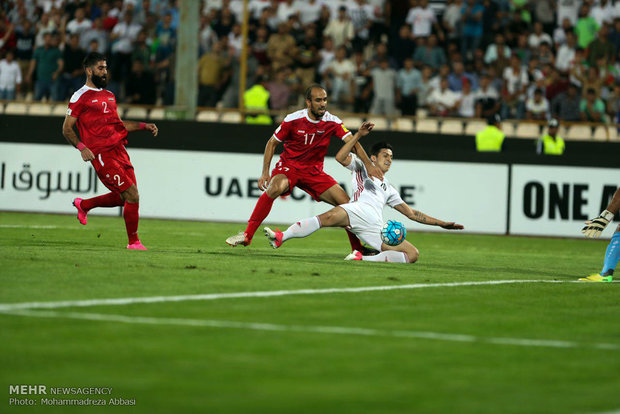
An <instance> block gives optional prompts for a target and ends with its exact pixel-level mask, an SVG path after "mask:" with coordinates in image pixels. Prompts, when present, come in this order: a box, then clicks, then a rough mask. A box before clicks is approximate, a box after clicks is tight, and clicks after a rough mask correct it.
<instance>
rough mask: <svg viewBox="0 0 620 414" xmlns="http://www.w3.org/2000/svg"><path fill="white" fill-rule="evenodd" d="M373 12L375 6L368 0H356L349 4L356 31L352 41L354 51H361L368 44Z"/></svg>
mask: <svg viewBox="0 0 620 414" xmlns="http://www.w3.org/2000/svg"><path fill="white" fill-rule="evenodd" d="M372 14H373V7H372V6H371V5H370V4H367V2H366V0H355V1H354V2H353V3H351V4H350V5H349V16H350V17H351V23H353V31H354V33H355V35H354V37H353V41H352V45H353V50H354V51H361V50H363V49H364V46H366V45H367V44H368V39H369V38H370V27H371V26H372V20H371V17H372Z"/></svg>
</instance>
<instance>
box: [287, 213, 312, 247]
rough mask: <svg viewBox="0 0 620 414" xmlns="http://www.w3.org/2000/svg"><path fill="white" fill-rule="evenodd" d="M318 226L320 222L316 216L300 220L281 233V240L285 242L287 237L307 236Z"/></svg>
mask: <svg viewBox="0 0 620 414" xmlns="http://www.w3.org/2000/svg"><path fill="white" fill-rule="evenodd" d="M320 228H321V223H320V222H319V219H318V218H317V217H316V216H315V217H310V218H307V219H303V220H300V221H298V222H297V223H295V224H293V225H292V226H291V227H289V228H288V229H287V230H286V231H285V232H283V233H282V241H283V242H285V241H287V240H288V239H297V238H301V237H307V236H309V235H311V234H312V233H314V232H315V231H317V230H318V229H320Z"/></svg>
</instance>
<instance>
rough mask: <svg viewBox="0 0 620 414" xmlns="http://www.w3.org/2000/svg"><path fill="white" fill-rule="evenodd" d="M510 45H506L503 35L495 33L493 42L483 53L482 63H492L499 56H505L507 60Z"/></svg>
mask: <svg viewBox="0 0 620 414" xmlns="http://www.w3.org/2000/svg"><path fill="white" fill-rule="evenodd" d="M498 51H499V52H501V53H498ZM510 54H511V51H510V47H509V46H507V45H506V40H505V38H504V35H503V34H501V33H498V34H496V35H495V43H492V44H490V45H489V46H488V47H487V50H486V52H485V54H484V63H486V64H487V65H490V64H493V63H494V62H495V61H496V60H497V59H498V58H499V57H502V56H503V57H505V58H506V59H507V60H508V59H509V58H510Z"/></svg>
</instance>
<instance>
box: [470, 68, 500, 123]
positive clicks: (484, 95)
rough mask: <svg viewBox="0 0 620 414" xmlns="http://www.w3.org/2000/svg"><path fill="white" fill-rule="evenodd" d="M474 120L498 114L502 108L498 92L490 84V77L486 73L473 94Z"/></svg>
mask: <svg viewBox="0 0 620 414" xmlns="http://www.w3.org/2000/svg"><path fill="white" fill-rule="evenodd" d="M474 99H475V105H476V118H488V117H489V116H491V115H493V114H496V113H499V110H500V109H501V107H502V104H501V101H500V99H499V92H498V90H497V89H495V87H493V85H492V84H491V76H490V75H489V74H488V73H486V74H484V75H482V77H481V78H480V88H479V89H478V90H477V91H476V92H475V94H474Z"/></svg>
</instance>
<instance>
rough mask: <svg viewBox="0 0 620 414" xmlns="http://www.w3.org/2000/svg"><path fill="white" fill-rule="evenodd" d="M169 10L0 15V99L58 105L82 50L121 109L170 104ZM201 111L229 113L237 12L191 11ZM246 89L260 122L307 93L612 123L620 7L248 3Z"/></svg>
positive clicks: (127, 7)
mask: <svg viewBox="0 0 620 414" xmlns="http://www.w3.org/2000/svg"><path fill="white" fill-rule="evenodd" d="M177 3H178V2H177V1H175V0H124V1H122V0H90V1H84V0H82V1H80V0H13V1H4V2H1V3H0V58H1V59H2V60H0V99H24V98H26V97H28V98H30V97H32V99H34V100H35V101H38V100H41V99H48V100H51V101H66V100H67V99H68V98H69V97H70V96H71V93H72V92H73V91H75V90H77V89H78V88H80V87H81V86H82V85H83V84H84V71H83V68H82V65H81V62H82V59H83V57H84V56H85V54H86V53H87V52H88V51H99V52H101V53H104V54H106V55H107V56H108V57H109V61H108V64H109V68H110V72H111V81H110V84H109V89H110V90H112V91H113V92H114V93H115V94H116V95H117V96H118V97H119V101H120V102H125V103H135V104H163V105H171V104H172V103H173V100H174V96H173V94H174V67H175V65H174V60H175V50H176V42H177V27H178V25H179V10H178V4H177ZM196 7H197V12H199V13H200V19H201V26H200V32H199V33H198V36H199V45H200V51H199V56H200V58H199V68H198V71H199V73H198V78H199V96H198V105H199V106H208V107H214V106H220V107H237V106H238V95H239V91H238V88H239V77H240V70H239V67H240V65H239V64H238V63H239V59H240V55H241V51H242V34H241V20H242V14H243V1H241V0H206V1H203V2H198V1H197V2H196ZM249 13H250V22H249V42H248V71H247V73H248V76H247V80H246V82H247V87H248V88H250V87H252V86H257V87H260V88H264V90H266V91H268V92H269V106H270V108H271V109H276V110H280V109H283V110H284V109H288V108H289V107H291V106H298V105H299V101H298V100H299V99H300V96H301V93H300V92H302V91H303V90H304V89H305V87H306V86H307V85H308V84H310V83H312V82H314V81H316V82H319V83H321V84H323V85H325V86H326V87H327V90H328V91H329V94H330V105H332V106H336V107H337V108H339V109H341V110H347V111H352V112H359V113H372V114H385V115H395V114H397V113H402V114H404V115H412V114H415V113H416V110H417V109H418V108H426V109H427V110H428V112H429V113H430V114H431V115H435V116H452V117H467V118H471V117H481V118H486V117H489V116H491V115H493V114H494V113H497V112H500V113H501V114H502V117H503V118H517V119H538V120H543V119H550V118H551V117H557V118H558V119H560V120H563V121H579V120H583V121H593V122H597V121H602V122H615V121H616V120H617V114H618V112H619V111H620V61H618V60H617V59H616V57H617V56H618V51H619V47H620V2H618V3H616V4H615V5H614V4H613V3H612V2H611V1H610V0H596V1H593V0H592V1H591V0H583V1H582V0H559V1H556V0H536V1H528V0H447V1H446V2H445V3H443V2H439V3H432V4H429V1H428V0H400V1H399V0H394V1H386V0H348V1H342V0H330V1H325V0H282V1H278V0H271V1H269V0H251V1H249Z"/></svg>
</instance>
